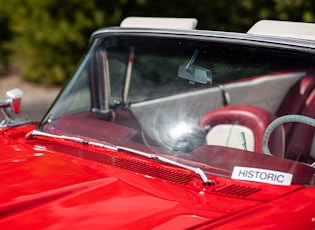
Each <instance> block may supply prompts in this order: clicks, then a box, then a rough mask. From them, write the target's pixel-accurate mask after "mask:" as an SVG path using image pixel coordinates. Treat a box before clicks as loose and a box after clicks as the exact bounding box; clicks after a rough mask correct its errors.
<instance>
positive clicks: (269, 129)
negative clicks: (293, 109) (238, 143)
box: [262, 114, 315, 156]
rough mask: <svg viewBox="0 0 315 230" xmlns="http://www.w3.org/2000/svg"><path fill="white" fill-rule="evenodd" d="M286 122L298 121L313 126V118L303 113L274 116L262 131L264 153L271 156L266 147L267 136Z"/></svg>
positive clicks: (314, 122)
mask: <svg viewBox="0 0 315 230" xmlns="http://www.w3.org/2000/svg"><path fill="white" fill-rule="evenodd" d="M288 122H299V123H303V124H306V125H310V126H313V127H315V119H313V118H310V117H306V116H303V115H296V114H292V115H285V116H281V117H278V118H276V119H275V120H273V121H272V122H271V123H270V124H269V125H268V127H267V128H266V131H265V133H264V136H263V141H262V149H263V153H264V154H266V155H271V156H273V155H272V153H271V152H270V150H269V148H268V141H269V137H270V135H271V133H272V131H273V130H274V129H275V128H277V127H278V126H279V125H282V124H284V123H288Z"/></svg>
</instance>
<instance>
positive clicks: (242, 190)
mask: <svg viewBox="0 0 315 230" xmlns="http://www.w3.org/2000/svg"><path fill="white" fill-rule="evenodd" d="M260 190H261V189H260V188H255V187H249V186H242V185H235V184H232V185H228V186H224V187H221V188H217V189H216V190H215V191H214V192H215V193H220V194H223V195H230V196H238V197H247V196H250V195H252V194H254V193H256V192H259V191H260Z"/></svg>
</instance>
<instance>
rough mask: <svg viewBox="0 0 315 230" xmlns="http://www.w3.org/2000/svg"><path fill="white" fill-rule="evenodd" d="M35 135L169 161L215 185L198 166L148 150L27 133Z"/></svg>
mask: <svg viewBox="0 0 315 230" xmlns="http://www.w3.org/2000/svg"><path fill="white" fill-rule="evenodd" d="M34 136H44V137H51V138H56V139H63V140H70V141H74V142H78V143H81V144H85V145H93V146H97V147H101V148H105V149H110V150H114V151H126V152H129V153H133V154H136V155H139V156H142V157H146V158H149V159H153V160H157V161H160V162H163V163H167V164H170V165H174V166H178V167H181V168H184V169H188V170H190V171H192V172H194V173H196V174H198V175H199V176H200V177H201V179H202V181H203V183H204V185H206V186H209V185H214V181H213V180H211V179H209V178H208V176H207V175H206V173H205V172H204V171H203V170H202V169H200V168H198V167H192V166H189V165H185V164H181V163H178V162H176V161H173V160H170V159H168V158H166V157H162V156H159V155H156V154H151V153H146V152H142V151H138V150H135V149H131V148H128V147H123V146H111V145H106V144H102V143H98V142H94V141H88V140H85V139H83V138H79V137H71V136H65V135H55V134H50V133H45V132H42V131H38V130H32V131H30V132H29V133H27V134H26V139H32V138H33V137H34Z"/></svg>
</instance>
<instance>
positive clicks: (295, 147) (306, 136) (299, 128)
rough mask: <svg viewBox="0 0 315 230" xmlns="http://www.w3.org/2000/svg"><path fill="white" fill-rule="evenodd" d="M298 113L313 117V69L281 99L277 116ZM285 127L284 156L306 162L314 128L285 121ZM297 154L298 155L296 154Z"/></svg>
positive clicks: (314, 88)
mask: <svg viewBox="0 0 315 230" xmlns="http://www.w3.org/2000/svg"><path fill="white" fill-rule="evenodd" d="M287 114H300V115H305V116H308V117H311V118H315V73H314V71H311V72H308V74H307V75H306V76H305V77H303V78H302V79H301V80H300V81H298V82H297V83H296V84H295V85H294V86H293V87H292V88H291V89H290V90H289V92H288V94H287V96H286V98H285V99H284V100H283V103H282V104H281V106H280V108H279V110H278V111H277V114H276V115H277V116H279V117H280V116H283V115H287ZM284 127H285V133H286V137H285V143H286V146H285V157H286V158H289V159H294V160H299V161H302V162H308V161H309V160H311V161H312V162H313V161H314V159H310V157H311V156H310V152H311V146H312V142H313V136H314V132H315V128H313V127H311V126H309V125H305V124H302V123H286V124H284ZM296 154H298V155H296Z"/></svg>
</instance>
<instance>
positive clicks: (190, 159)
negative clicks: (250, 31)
mask: <svg viewBox="0 0 315 230" xmlns="http://www.w3.org/2000/svg"><path fill="white" fill-rule="evenodd" d="M313 67H315V56H314V55H313V54H310V53H303V52H299V51H296V50H295V51H294V50H290V49H288V48H285V47H282V48H281V47H276V46H274V47H269V46H266V45H265V46H263V45H259V44H258V43H257V44H254V43H248V44H246V43H244V42H242V43H239V44H238V43H237V42H235V41H233V40H231V41H227V40H226V39H225V40H222V39H210V38H205V37H204V38H200V37H198V36H196V37H191V36H186V37H185V36H179V35H163V37H161V36H157V35H149V34H146V35H144V34H141V35H135V34H132V35H128V34H126V35H123V34H120V35H111V34H110V33H108V34H104V35H103V36H101V35H99V36H98V37H97V38H96V39H95V40H94V42H93V44H92V45H91V47H90V50H89V51H88V53H87V54H86V56H85V58H84V59H83V61H82V63H81V65H80V67H79V68H78V70H77V72H76V73H75V74H74V76H73V77H72V79H71V80H70V81H69V83H68V84H67V86H66V87H65V88H64V90H63V91H62V92H61V94H60V95H59V97H58V98H57V100H56V101H55V103H54V105H53V106H52V108H51V109H50V110H49V112H48V113H47V115H46V116H45V117H44V119H43V120H42V122H41V123H40V124H39V129H40V130H41V131H44V132H46V133H51V134H57V135H69V136H75V137H84V138H85V139H88V140H93V141H97V142H100V143H106V144H110V145H115V146H116V145H119V146H126V147H128V148H132V149H135V150H139V151H144V152H149V153H154V154H159V155H163V156H166V157H168V158H172V159H173V160H175V161H181V162H182V161H184V162H185V163H187V164H191V165H197V166H198V167H201V168H203V169H204V170H205V171H206V172H207V173H212V174H216V175H222V176H227V177H232V178H233V177H234V178H235V179H242V178H239V177H240V176H244V175H245V174H246V172H252V171H253V172H256V174H255V173H254V174H253V173H252V176H251V177H252V178H255V177H256V179H255V180H254V181H256V182H261V178H258V177H259V175H260V177H261V175H264V174H263V173H269V174H266V177H265V176H262V177H263V178H264V177H265V179H266V178H267V175H268V178H269V179H268V180H269V182H270V181H273V182H274V181H276V180H277V179H276V178H277V177H276V175H274V176H273V177H272V178H271V176H270V173H271V172H281V173H287V174H289V177H290V175H291V177H292V175H293V179H292V178H291V180H290V179H288V180H290V182H288V183H289V184H291V182H292V183H303V184H311V183H313V182H312V180H313V176H307V175H314V172H315V171H314V168H312V167H311V165H312V164H313V162H314V159H315V151H312V143H313V141H312V139H313V136H314V128H313V127H312V126H311V125H305V124H295V123H294V124H293V125H292V123H288V124H282V123H281V122H280V123H279V124H276V126H277V127H276V128H275V129H274V130H273V131H272V134H271V135H270V136H269V137H268V140H267V143H266V146H263V145H264V144H263V139H264V138H266V136H265V130H266V128H267V127H268V125H269V124H270V123H272V122H273V121H274V120H276V118H278V117H282V116H283V115H289V114H301V115H305V116H307V117H314V115H315V113H312V111H310V110H311V109H313V108H314V106H313V107H311V108H310V106H309V105H310V104H308V103H315V102H313V101H312V100H313V99H312V98H313V97H312V96H311V94H312V90H313V87H314V85H315V84H314V82H315V79H313V78H314V76H315V75H314V71H313V70H312V68H313ZM307 87H309V88H307ZM309 98H310V99H309ZM302 134H305V136H303V135H302ZM264 147H267V148H268V150H270V153H268V152H266V151H264ZM312 152H313V153H312ZM296 162H299V163H298V164H296ZM237 170H241V171H237ZM242 170H243V171H242ZM246 170H248V171H246ZM259 170H267V171H263V172H261V171H259ZM268 170H269V171H268ZM295 174H296V175H295ZM246 175H247V177H250V176H249V174H246ZM255 175H256V176H255ZM301 175H302V176H301ZM257 178H258V179H257ZM281 181H282V179H281ZM262 182H264V181H262ZM265 182H266V181H265ZM267 183H268V182H267Z"/></svg>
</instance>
